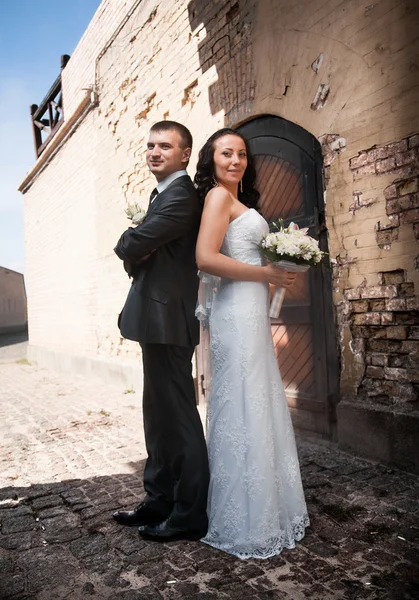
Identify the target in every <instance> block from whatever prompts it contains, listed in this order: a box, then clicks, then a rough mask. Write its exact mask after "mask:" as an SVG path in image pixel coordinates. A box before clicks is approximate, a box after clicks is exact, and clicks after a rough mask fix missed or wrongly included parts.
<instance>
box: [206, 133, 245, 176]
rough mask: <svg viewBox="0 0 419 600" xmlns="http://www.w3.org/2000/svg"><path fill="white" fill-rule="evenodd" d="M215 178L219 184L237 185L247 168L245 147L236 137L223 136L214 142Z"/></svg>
mask: <svg viewBox="0 0 419 600" xmlns="http://www.w3.org/2000/svg"><path fill="white" fill-rule="evenodd" d="M214 167H215V178H216V179H217V181H218V182H219V183H221V184H224V185H227V186H230V187H231V186H232V185H237V184H238V183H239V182H240V181H241V180H242V179H243V175H244V172H245V171H246V168H247V154H246V145H245V143H244V141H243V140H242V139H241V137H239V136H238V135H231V134H228V135H223V136H222V137H220V138H218V139H217V140H215V142H214Z"/></svg>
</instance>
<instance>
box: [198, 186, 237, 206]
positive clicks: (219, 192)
mask: <svg viewBox="0 0 419 600" xmlns="http://www.w3.org/2000/svg"><path fill="white" fill-rule="evenodd" d="M232 205H233V199H232V197H231V194H230V193H229V192H228V191H227V190H226V189H225V188H224V187H222V186H216V187H213V188H212V190H210V191H209V192H208V194H207V195H206V196H205V205H204V207H205V208H210V209H211V210H221V211H228V212H230V211H231V207H232Z"/></svg>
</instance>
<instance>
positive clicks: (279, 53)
mask: <svg viewBox="0 0 419 600" xmlns="http://www.w3.org/2000/svg"><path fill="white" fill-rule="evenodd" d="M129 11H131V12H132V14H131V16H130V17H129V18H128V19H126V16H127V15H129V14H130V13H129ZM124 20H125V23H124ZM417 28H418V6H417V3H415V2H413V0H404V1H399V0H381V1H380V2H378V3H375V4H371V5H369V6H367V5H366V3H365V2H361V1H360V0H353V1H352V2H351V3H342V2H341V1H340V0H339V1H338V0H329V1H327V2H325V0H302V1H301V2H299V3H291V2H289V1H286V0H259V1H258V2H256V0H247V1H244V0H243V1H241V2H239V3H237V2H235V1H234V0H227V1H221V0H218V1H216V0H214V2H207V1H206V0H205V1H204V0H192V1H190V2H186V1H181V0H180V1H177V2H171V1H169V0H163V1H161V2H157V0H143V1H142V2H124V1H121V0H104V1H103V2H102V3H101V5H100V7H99V9H98V10H97V12H96V14H95V16H94V18H93V20H92V22H91V24H90V25H89V27H88V29H87V30H86V33H85V35H84V36H83V38H82V40H81V41H80V44H79V45H78V47H77V49H76V51H75V52H74V54H73V56H72V58H71V60H70V62H69V64H68V65H67V67H66V69H65V70H64V72H63V88H64V106H65V118H66V119H68V118H69V117H70V116H71V114H72V113H73V112H74V111H75V110H76V108H77V106H78V104H79V102H80V99H81V98H82V97H83V94H84V93H85V92H83V89H82V88H85V87H88V86H89V85H92V84H94V83H95V82H96V84H97V90H96V91H97V94H98V98H99V104H98V107H97V108H96V109H95V110H93V111H92V112H90V113H89V115H88V116H87V117H86V118H85V120H84V121H83V123H82V124H81V125H80V126H79V127H78V129H77V131H76V132H75V133H74V135H73V136H72V137H71V138H70V139H69V140H68V142H67V143H66V144H65V145H64V146H63V148H62V149H61V150H60V152H59V153H58V155H57V156H56V157H55V158H54V159H53V160H52V162H51V164H50V165H49V166H48V168H47V169H46V170H45V171H44V172H43V173H41V175H40V176H39V178H38V179H36V180H35V182H34V184H33V185H32V187H31V188H30V189H29V191H28V192H27V193H26V194H25V207H26V208H25V213H26V228H27V240H28V241H27V256H28V294H29V316H30V339H31V343H33V344H36V345H42V346H45V347H49V348H52V349H58V350H62V351H66V352H72V353H77V354H82V355H85V356H96V355H103V356H112V357H121V358H135V357H137V356H138V347H137V345H135V344H133V343H130V342H126V341H124V340H122V339H121V338H120V336H119V332H118V329H117V327H116V317H117V314H118V312H119V310H120V308H121V306H122V304H123V301H124V299H125V296H126V293H127V290H128V287H129V281H128V279H127V277H126V275H125V273H124V272H123V270H122V268H121V264H120V261H119V260H118V259H117V258H116V257H115V256H114V253H113V247H114V244H115V242H116V240H117V239H118V237H119V234H120V232H121V231H123V230H124V229H125V227H126V226H127V224H128V221H127V220H126V218H125V216H124V213H123V209H124V208H125V206H126V204H127V203H128V202H130V201H132V200H133V199H136V200H138V198H142V199H143V200H144V202H145V201H146V200H145V199H146V197H147V196H148V193H149V191H150V189H151V188H152V187H153V185H154V184H153V181H152V178H150V176H149V174H148V171H147V168H146V165H145V161H144V150H145V142H146V136H147V132H148V128H149V126H150V125H151V124H152V123H153V122H155V121H157V120H160V119H163V118H170V119H175V120H179V121H181V122H183V123H185V124H186V125H187V126H188V127H189V128H190V129H191V130H192V132H193V134H194V139H195V147H194V152H193V156H192V160H191V168H190V172H191V174H193V171H194V164H195V163H196V158H197V151H198V149H199V147H200V146H201V145H202V143H203V142H204V140H205V139H206V138H207V137H208V135H209V134H210V133H212V132H213V131H214V130H216V129H217V128H219V127H221V126H224V125H225V124H226V125H237V124H239V123H240V122H243V121H245V120H247V119H249V118H251V117H254V116H259V115H261V114H274V115H278V116H281V117H284V118H286V119H288V120H290V121H293V122H295V123H297V124H299V125H300V126H302V127H304V128H305V129H307V130H308V131H309V132H310V133H312V134H313V135H314V136H315V137H317V138H322V140H325V139H327V140H329V137H327V136H331V137H330V139H335V138H339V137H340V138H342V144H341V145H342V149H341V150H340V151H337V152H336V151H333V150H332V151H331V152H330V154H329V155H328V161H327V171H328V173H327V175H328V187H327V195H326V204H327V209H326V210H327V225H328V229H329V235H330V253H331V256H332V258H333V259H336V268H335V279H334V286H335V290H334V293H335V304H336V305H337V306H339V304H340V303H341V302H343V301H344V294H343V292H344V290H347V289H354V288H357V286H359V285H364V286H365V285H367V286H375V285H378V284H379V275H378V273H379V272H383V271H385V270H396V269H403V270H406V271H407V281H410V282H413V283H414V284H415V285H416V286H417V285H418V271H417V270H416V269H415V262H414V259H415V256H416V254H417V241H416V236H415V228H414V225H415V224H414V222H413V221H414V216H413V213H412V217H411V221H412V222H406V221H403V219H402V220H401V223H400V227H399V229H398V236H397V239H393V240H392V242H391V244H390V248H388V247H386V246H388V244H383V243H379V240H381V241H382V237H383V236H381V237H380V238H378V237H377V230H378V229H379V228H380V227H381V228H383V227H385V226H386V225H389V224H390V223H391V221H390V220H389V219H388V215H387V212H386V210H387V208H388V205H387V204H386V202H387V199H386V197H385V194H384V191H385V189H386V188H388V187H389V186H391V185H392V184H393V183H394V180H395V179H397V178H398V177H399V176H400V174H398V173H397V172H396V170H391V169H390V170H389V171H383V172H381V171H380V172H379V169H380V167H377V168H376V166H375V163H374V168H373V169H372V170H370V171H368V169H366V170H365V171H364V172H362V171H361V172H357V169H355V168H354V166H353V165H354V163H350V160H351V159H355V158H356V157H358V155H361V154H360V153H362V152H363V151H366V150H368V149H370V148H371V147H373V146H374V145H377V146H380V147H384V146H387V145H388V144H390V143H392V142H400V141H401V140H403V139H407V138H408V137H409V136H412V135H413V134H414V133H417V132H418V131H419V117H418V114H417V113H418V111H417V107H416V103H417V96H418V87H417V78H416V77H415V69H416V68H417V66H415V65H417V58H416V57H417V49H418V46H417V39H416V37H417V36H416V31H417ZM316 59H319V60H318V65H317V67H316V65H313V63H314V62H315V61H316ZM415 61H416V62H415ZM312 65H313V66H312ZM327 86H329V91H328V94H326V92H327V89H328V88H327ZM319 90H323V94H324V96H325V101H324V102H323V103H322V102H321V99H320V100H319V99H318V98H317V97H316V95H317V93H318V91H319ZM408 150H409V148H408ZM327 151H328V149H327V148H326V146H325V152H327ZM416 157H417V150H415V153H414V160H413V162H412V164H411V169H412V172H413V171H414V170H415V169H416V171H417V158H416ZM415 161H416V162H415ZM351 164H352V166H351ZM377 169H378V170H377ZM415 218H416V217H415ZM404 219H405V218H404ZM378 223H380V226H377V224H378ZM383 235H384V234H383ZM416 294H417V287H416ZM340 327H341V329H339V330H338V335H339V337H340V339H342V340H345V341H344V344H345V349H346V350H345V352H346V354H344V358H345V360H344V378H345V377H346V378H347V379H348V380H349V382H352V381H355V380H356V377H354V376H353V375H352V366H351V361H352V362H353V354H351V353H352V350H348V348H349V347H350V345H349V342H350V341H351V333H350V330H349V324H348V323H345V324H341V326H340ZM350 385H352V384H350ZM349 387H350V386H349Z"/></svg>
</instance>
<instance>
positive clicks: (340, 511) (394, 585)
mask: <svg viewBox="0 0 419 600" xmlns="http://www.w3.org/2000/svg"><path fill="white" fill-rule="evenodd" d="M1 360H2V363H1V364H0V435H1V439H2V449H1V456H0V460H1V476H0V479H1V485H0V523H1V529H0V572H1V578H0V598H1V599H2V600H3V599H9V598H10V599H24V598H36V599H38V600H60V599H64V598H67V599H71V600H78V599H84V598H87V599H89V598H92V599H97V600H101V599H109V600H117V599H121V600H137V599H138V600H161V599H164V600H177V599H180V600H192V599H194V598H197V599H200V600H218V599H232V600H268V599H274V600H275V599H276V600H300V599H305V598H310V599H312V600H329V599H333V600H334V599H357V598H368V599H370V600H409V599H412V600H413V599H414V598H415V599H417V598H419V574H418V565H419V512H418V509H419V480H418V478H417V477H414V476H412V475H409V474H406V473H403V472H399V471H395V470H389V469H386V468H385V467H383V466H380V465H377V464H374V463H370V462H367V461H362V460H359V459H356V458H353V457H351V456H349V455H347V454H344V453H342V452H339V451H338V450H337V449H336V448H335V447H334V446H333V445H329V444H324V443H322V444H320V443H316V444H315V443H313V442H308V441H301V440H300V441H299V454H300V460H301V465H302V472H303V478H304V484H305V490H306V497H307V501H308V506H309V512H310V516H311V521H312V526H311V528H310V529H309V531H308V533H307V536H306V537H305V539H304V540H303V541H302V542H301V543H300V544H298V546H297V547H296V548H295V549H294V550H286V551H284V552H283V553H282V554H281V555H280V556H278V557H276V558H273V559H268V560H265V561H257V560H248V561H241V560H239V559H235V558H233V557H230V556H228V555H226V554H223V553H222V552H219V551H217V550H214V549H212V548H209V547H207V546H205V545H203V544H201V543H200V542H176V543H171V544H156V543H153V542H145V541H143V540H141V538H140V537H139V536H138V534H137V531H136V529H135V528H124V527H121V526H118V525H117V524H116V523H114V522H113V521H112V519H111V517H110V515H111V512H112V511H113V510H114V509H116V508H118V507H121V506H129V507H132V506H134V505H135V504H136V502H137V501H138V498H139V497H140V496H141V494H142V482H141V470H142V467H143V462H144V457H145V449H144V442H143V439H142V434H141V414H140V410H139V404H140V399H141V395H140V394H139V393H135V392H134V391H132V390H122V389H118V388H111V387H109V386H104V385H101V384H96V383H93V382H91V381H87V380H84V379H81V378H76V377H71V376H68V375H63V374H58V373H54V372H51V371H46V370H44V369H41V368H38V367H37V366H36V365H28V364H23V363H22V362H20V363H18V362H16V360H17V359H16V358H15V350H13V354H12V356H10V357H9V358H8V357H7V353H6V352H5V351H4V352H3V354H2V358H1ZM7 360H9V362H7Z"/></svg>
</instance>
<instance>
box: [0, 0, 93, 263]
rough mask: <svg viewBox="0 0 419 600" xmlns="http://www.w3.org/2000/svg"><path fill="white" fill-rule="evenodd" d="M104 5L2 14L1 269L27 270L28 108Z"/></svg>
mask: <svg viewBox="0 0 419 600" xmlns="http://www.w3.org/2000/svg"><path fill="white" fill-rule="evenodd" d="M99 5H100V0H60V2H51V0H48V1H47V0H14V1H13V2H10V1H7V2H4V3H2V7H1V10H0V139H1V143H0V266H2V267H8V268H10V269H14V270H16V271H20V272H24V270H25V243H24V229H23V196H22V195H21V194H20V192H18V191H17V187H18V185H19V184H20V182H21V181H22V180H23V178H24V176H25V173H26V172H27V171H28V170H29V169H30V168H31V166H32V165H33V164H34V162H35V152H34V146H33V138H32V129H31V122H30V113H29V106H30V105H31V104H40V102H41V101H42V99H43V98H44V96H45V95H46V93H47V92H48V90H49V88H50V87H51V85H52V83H53V82H54V80H55V78H56V77H57V75H58V74H59V72H60V57H61V55H62V54H70V55H71V54H72V52H73V50H74V48H75V47H76V46H77V43H78V42H79V40H80V38H81V37H82V35H83V33H84V31H85V29H86V28H87V26H88V24H89V22H90V20H91V18H92V17H93V15H94V13H95V12H96V9H97V8H98V6H99Z"/></svg>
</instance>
